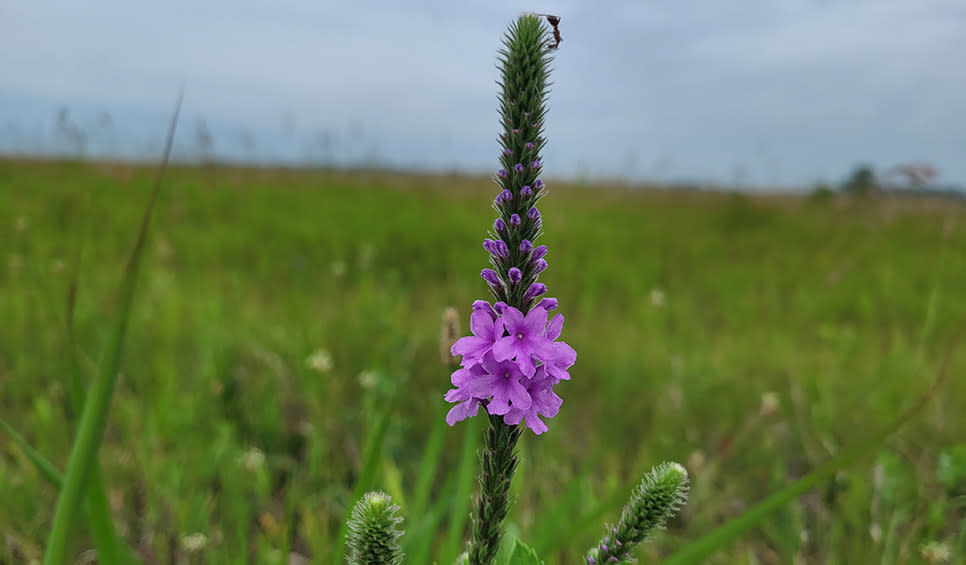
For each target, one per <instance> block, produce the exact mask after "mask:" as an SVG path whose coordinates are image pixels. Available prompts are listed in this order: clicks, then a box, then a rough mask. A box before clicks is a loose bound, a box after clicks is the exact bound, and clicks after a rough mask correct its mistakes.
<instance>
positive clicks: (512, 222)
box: [510, 214, 520, 227]
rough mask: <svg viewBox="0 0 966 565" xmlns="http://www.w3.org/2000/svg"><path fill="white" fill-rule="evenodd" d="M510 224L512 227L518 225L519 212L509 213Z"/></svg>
mask: <svg viewBox="0 0 966 565" xmlns="http://www.w3.org/2000/svg"><path fill="white" fill-rule="evenodd" d="M510 225H511V226H513V227H517V226H519V225H520V214H510Z"/></svg>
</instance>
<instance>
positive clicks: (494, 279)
mask: <svg viewBox="0 0 966 565" xmlns="http://www.w3.org/2000/svg"><path fill="white" fill-rule="evenodd" d="M480 276H481V277H483V280H485V281H486V282H487V283H489V285H490V286H492V287H493V288H495V289H500V288H503V283H502V282H500V276H499V275H497V274H496V271H494V270H493V269H483V270H482V271H480Z"/></svg>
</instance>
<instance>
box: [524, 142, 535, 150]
mask: <svg viewBox="0 0 966 565" xmlns="http://www.w3.org/2000/svg"><path fill="white" fill-rule="evenodd" d="M524 147H526V148H527V151H530V150H531V149H533V142H530V141H528V142H527V144H526V145H524Z"/></svg>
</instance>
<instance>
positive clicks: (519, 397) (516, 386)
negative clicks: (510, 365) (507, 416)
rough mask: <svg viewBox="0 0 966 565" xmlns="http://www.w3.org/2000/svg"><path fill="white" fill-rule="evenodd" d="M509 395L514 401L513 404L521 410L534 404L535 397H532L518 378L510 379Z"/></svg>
mask: <svg viewBox="0 0 966 565" xmlns="http://www.w3.org/2000/svg"><path fill="white" fill-rule="evenodd" d="M508 396H509V397H510V401H511V402H513V406H514V407H515V408H520V409H521V410H526V409H527V408H530V405H531V404H533V399H531V398H530V393H529V392H527V388H526V387H525V386H523V385H522V384H520V381H518V380H516V379H510V383H509V391H508Z"/></svg>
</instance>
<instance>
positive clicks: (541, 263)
mask: <svg viewBox="0 0 966 565" xmlns="http://www.w3.org/2000/svg"><path fill="white" fill-rule="evenodd" d="M546 270H547V261H546V260H545V259H537V260H536V261H535V262H534V264H533V274H535V275H537V274H540V273H542V272H544V271H546Z"/></svg>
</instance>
